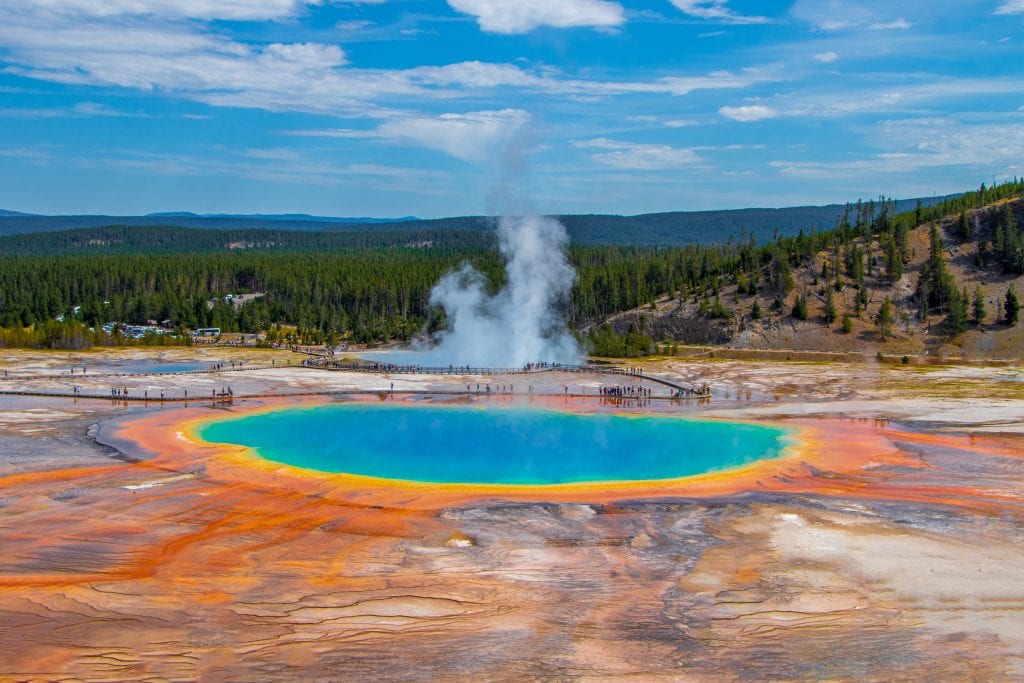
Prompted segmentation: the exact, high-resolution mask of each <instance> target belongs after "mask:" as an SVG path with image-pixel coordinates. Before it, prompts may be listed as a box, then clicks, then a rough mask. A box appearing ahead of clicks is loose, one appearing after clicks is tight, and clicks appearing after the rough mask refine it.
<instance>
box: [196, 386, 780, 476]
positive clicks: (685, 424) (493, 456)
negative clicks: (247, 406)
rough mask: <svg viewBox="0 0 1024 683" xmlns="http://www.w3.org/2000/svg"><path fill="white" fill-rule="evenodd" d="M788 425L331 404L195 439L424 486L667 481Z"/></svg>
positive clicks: (737, 453) (221, 426)
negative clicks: (431, 484)
mask: <svg viewBox="0 0 1024 683" xmlns="http://www.w3.org/2000/svg"><path fill="white" fill-rule="evenodd" d="M787 434H788V430H786V429H782V428H778V427H772V426H764V425H755V424H747V423H735V422H721V421H712V420H694V419H684V418H679V417H667V416H647V415H644V416H627V415H621V414H609V413H599V414H593V415H590V414H576V413H569V412H561V411H556V410H550V409H536V408H528V407H513V408H479V407H451V406H424V405H416V406H409V405H405V406H400V405H387V404H385V405H366V404H348V405H346V404H341V405H329V406H317V407H313V408H287V409H281V410H273V411H270V412H266V413H257V414H253V415H249V416H244V417H240V418H229V419H225V420H217V421H213V422H209V423H207V424H206V425H204V426H202V427H201V428H200V430H199V436H200V437H201V438H203V439H204V440H206V441H210V442H215V443H229V444H239V445H243V446H249V447H251V448H253V449H254V450H255V451H256V452H257V453H258V454H259V455H260V456H262V457H263V458H265V459H267V460H272V461H276V462H281V463H285V464H288V465H293V466H296V467H303V468H308V469H313V470H320V471H323V472H344V473H347V474H356V475H363V476H369V477H380V478H385V479H400V480H407V481H418V482H431V483H463V484H513V485H545V484H569V483H580V482H611V481H648V480H658V479H675V478H677V477H684V476H689V475H694V474H702V473H705V472H711V471H716V470H722V469H728V468H731V467H737V466H739V465H744V464H747V463H750V462H753V461H755V460H759V459H763V458H771V457H776V456H778V455H779V453H780V452H781V450H782V449H783V448H784V447H785V446H786V445H787V440H786V436H787Z"/></svg>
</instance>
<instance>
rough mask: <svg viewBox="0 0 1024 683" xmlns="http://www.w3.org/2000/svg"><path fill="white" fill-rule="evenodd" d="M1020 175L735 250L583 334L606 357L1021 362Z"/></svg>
mask: <svg viewBox="0 0 1024 683" xmlns="http://www.w3.org/2000/svg"><path fill="white" fill-rule="evenodd" d="M1022 194H1024V182H1022V181H1014V182H1011V183H1006V184H1003V185H999V186H997V187H994V188H986V187H985V186H982V188H981V189H979V190H978V191H976V192H971V193H967V194H965V195H963V196H961V197H958V198H955V199H951V200H947V201H946V202H943V203H942V204H941V205H938V206H935V207H932V208H924V207H921V208H917V209H915V210H914V211H909V212H903V213H897V212H896V211H895V210H894V209H893V207H892V206H891V205H886V204H883V205H882V206H881V208H880V210H879V211H878V212H877V213H876V214H874V215H870V214H867V213H863V214H858V215H856V216H851V217H850V218H851V220H849V221H844V222H843V223H842V224H841V225H840V226H839V227H838V228H837V229H835V230H833V231H828V232H825V233H819V234H805V235H799V236H797V237H795V238H783V239H780V240H778V241H777V242H775V243H773V244H770V245H766V246H765V247H762V248H759V249H758V248H755V247H754V245H752V244H750V245H740V246H739V248H738V251H737V252H735V253H734V256H737V257H738V259H735V260H730V261H727V262H726V264H725V266H724V267H723V268H722V269H721V271H720V273H719V274H718V275H717V276H712V277H711V278H710V280H703V281H699V282H697V286H696V287H695V288H694V287H683V288H679V289H675V290H673V289H669V290H666V294H665V295H664V296H662V297H660V298H659V299H658V301H656V302H651V303H650V304H648V305H647V306H644V307H640V308H636V309H633V310H631V311H627V312H624V313H620V314H617V315H614V316H611V317H610V320H609V321H608V324H605V325H597V326H592V327H591V328H590V329H589V330H588V332H589V334H590V336H591V339H592V341H593V343H594V345H595V347H596V348H597V350H598V351H599V352H601V353H606V354H610V355H620V354H622V353H627V354H633V355H636V354H641V353H645V352H646V351H647V349H649V348H651V344H652V340H655V341H666V342H684V343H696V344H728V345H729V346H732V347H741V348H748V349H767V350H771V349H785V350H814V351H852V352H863V351H866V350H870V351H872V352H874V351H878V352H879V353H895V354H904V353H910V354H926V355H927V354H936V355H940V356H946V355H950V354H953V355H976V356H980V357H987V358H992V357H1002V358H1021V357H1022V356H1024V334H1022V328H1019V327H1018V326H1017V322H1018V319H1019V312H1018V311H1019V303H1020V297H1021V296H1022V293H1024V277H1022V275H1024V201H1022V199H1021V197H1022Z"/></svg>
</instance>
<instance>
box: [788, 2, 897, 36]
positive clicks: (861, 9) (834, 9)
mask: <svg viewBox="0 0 1024 683" xmlns="http://www.w3.org/2000/svg"><path fill="white" fill-rule="evenodd" d="M901 7H902V8H903V11H913V10H914V7H913V3H905V4H904V5H900V4H899V3H894V2H892V1H891V0H856V1H851V0H796V2H795V3H794V4H793V7H792V8H790V13H791V14H792V15H793V16H794V17H795V18H796V19H799V20H801V21H806V22H808V23H810V24H812V25H813V26H814V27H815V28H817V29H819V30H821V31H843V30H846V29H852V28H858V27H865V26H866V27H867V28H870V29H873V30H886V29H907V28H910V27H911V25H912V24H911V23H910V22H909V21H907V20H906V19H905V18H902V17H893V16H892V13H893V10H894V8H901Z"/></svg>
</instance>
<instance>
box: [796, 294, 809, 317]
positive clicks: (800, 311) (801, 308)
mask: <svg viewBox="0 0 1024 683" xmlns="http://www.w3.org/2000/svg"><path fill="white" fill-rule="evenodd" d="M793 317H794V318H796V319H797V320H807V297H805V296H804V295H803V294H797V296H796V301H794V302H793Z"/></svg>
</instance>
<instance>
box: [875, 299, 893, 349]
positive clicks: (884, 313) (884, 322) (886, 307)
mask: <svg viewBox="0 0 1024 683" xmlns="http://www.w3.org/2000/svg"><path fill="white" fill-rule="evenodd" d="M894 320H895V318H894V316H893V306H892V300H891V299H889V297H885V301H883V302H882V306H881V308H879V309H878V315H876V316H875V324H876V325H878V331H879V333H881V335H882V338H883V339H884V338H885V337H888V336H889V334H890V332H891V329H892V324H893V322H894Z"/></svg>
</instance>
